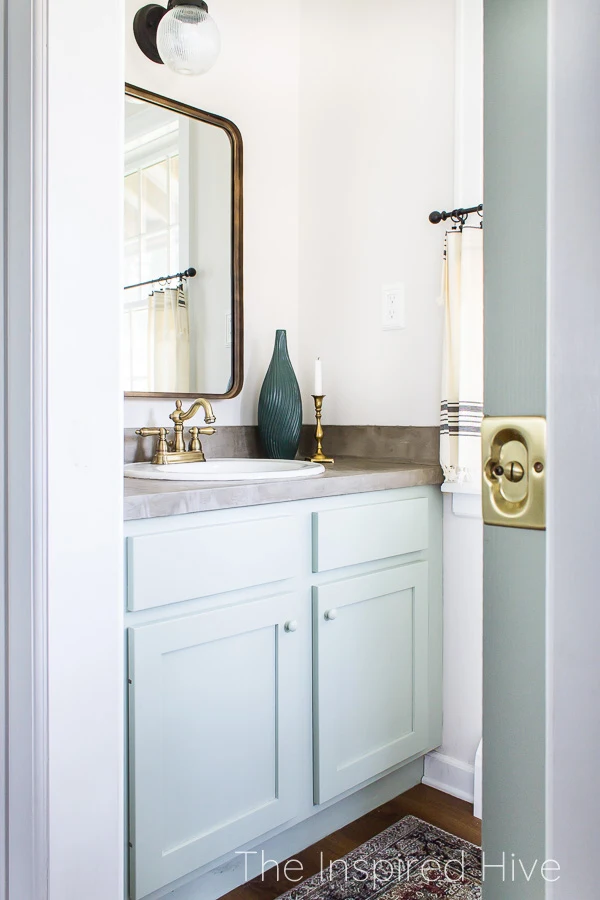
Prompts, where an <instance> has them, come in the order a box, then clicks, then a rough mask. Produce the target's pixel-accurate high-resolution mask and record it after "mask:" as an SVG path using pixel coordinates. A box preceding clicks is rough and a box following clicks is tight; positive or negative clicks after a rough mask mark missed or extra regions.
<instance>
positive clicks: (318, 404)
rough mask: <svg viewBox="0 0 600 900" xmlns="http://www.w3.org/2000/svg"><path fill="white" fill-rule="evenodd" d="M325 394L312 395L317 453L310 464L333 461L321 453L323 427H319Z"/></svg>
mask: <svg viewBox="0 0 600 900" xmlns="http://www.w3.org/2000/svg"><path fill="white" fill-rule="evenodd" d="M324 397H325V394H313V395H312V398H313V400H314V401H315V416H316V417H317V430H316V431H315V438H316V439H317V452H316V453H315V455H314V456H311V457H310V462H316V463H333V462H335V460H333V459H331V458H330V457H329V456H325V454H324V453H323V443H322V442H323V435H324V432H323V426H322V425H321V416H322V415H323V413H322V409H323V399H324Z"/></svg>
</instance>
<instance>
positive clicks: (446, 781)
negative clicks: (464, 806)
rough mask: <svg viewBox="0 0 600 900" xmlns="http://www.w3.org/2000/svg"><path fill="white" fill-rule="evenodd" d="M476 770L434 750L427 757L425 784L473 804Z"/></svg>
mask: <svg viewBox="0 0 600 900" xmlns="http://www.w3.org/2000/svg"><path fill="white" fill-rule="evenodd" d="M474 781H475V769H474V767H473V766H470V765H468V764H467V763H464V762H461V761H460V760H459V759H454V758H453V757H452V756H444V754H443V753H438V752H437V750H434V751H433V752H432V753H428V754H427V756H426V757H425V774H424V775H423V784H428V785H429V787H433V788H437V790H438V791H443V792H444V793H445V794H452V796H453V797H458V798H459V800H466V801H467V803H473V797H474Z"/></svg>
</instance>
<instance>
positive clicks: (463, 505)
mask: <svg viewBox="0 0 600 900" xmlns="http://www.w3.org/2000/svg"><path fill="white" fill-rule="evenodd" d="M442 493H443V494H451V496H452V512H453V513H454V515H455V516H462V517H463V518H466V519H481V518H482V511H481V490H480V489H479V486H477V487H476V486H475V485H472V484H451V483H448V482H445V483H444V484H443V485H442Z"/></svg>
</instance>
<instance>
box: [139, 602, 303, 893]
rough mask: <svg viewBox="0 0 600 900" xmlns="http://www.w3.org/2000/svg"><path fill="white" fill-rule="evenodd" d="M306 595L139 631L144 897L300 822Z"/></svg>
mask: <svg viewBox="0 0 600 900" xmlns="http://www.w3.org/2000/svg"><path fill="white" fill-rule="evenodd" d="M288 619H295V620H296V621H297V622H298V628H299V629H300V628H302V627H305V628H308V625H307V623H306V614H305V613H304V621H303V612H302V608H301V604H300V603H299V601H298V598H297V597H296V596H295V595H292V594H289V595H280V596H277V597H271V598H268V599H265V600H260V601H257V602H253V603H248V604H242V605H240V606H235V607H229V608H226V609H220V610H215V611H211V612H207V613H202V614H200V615H195V616H187V617H185V618H181V619H176V620H170V621H167V622H161V623H158V624H153V625H145V626H141V627H139V628H132V629H130V632H129V645H130V678H131V682H132V683H131V703H130V759H131V785H132V795H131V842H132V845H133V847H132V873H131V875H132V895H133V896H134V897H135V898H141V897H144V896H146V895H147V894H148V893H150V892H151V891H154V890H156V889H158V888H159V887H162V886H163V885H166V884H169V883H170V882H172V881H174V880H175V879H177V878H179V877H181V876H182V875H185V874H187V873H189V872H192V871H194V870H195V869H197V868H199V867H201V866H203V865H205V864H206V863H208V862H211V861H212V860H214V859H217V858H218V857H219V856H222V855H223V854H225V853H227V852H229V851H231V850H235V849H237V848H238V847H239V846H241V845H242V844H244V843H245V842H247V841H250V840H252V839H253V838H255V837H258V836H260V835H261V834H264V833H265V832H267V831H269V830H270V829H272V828H275V827H276V826H278V825H280V824H282V823H283V822H285V821H287V820H289V819H291V818H293V817H294V815H296V813H297V810H298V803H299V799H298V787H299V785H298V784H297V780H296V778H295V771H296V769H297V767H296V760H295V748H297V747H298V746H299V743H300V741H299V739H298V735H297V733H296V732H297V724H296V721H297V717H296V716H295V714H294V709H295V707H296V702H295V699H296V698H295V690H296V687H295V686H296V685H297V684H298V681H299V678H300V677H301V675H302V659H301V656H300V653H299V648H300V645H301V641H300V640H299V639H298V638H299V634H297V633H287V632H286V631H285V630H284V627H283V626H284V623H285V622H286V621H287V620H288Z"/></svg>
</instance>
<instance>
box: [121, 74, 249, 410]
mask: <svg viewBox="0 0 600 900" xmlns="http://www.w3.org/2000/svg"><path fill="white" fill-rule="evenodd" d="M124 155H125V171H124V176H125V288H126V290H125V292H124V306H123V313H124V319H125V323H124V341H123V348H124V350H123V355H124V360H123V371H124V378H125V396H126V397H164V398H173V399H175V398H188V397H189V398H194V397H198V396H200V395H202V396H203V397H206V398H208V399H211V400H227V399H229V398H231V397H235V396H237V394H239V393H240V391H241V389H242V385H243V381H244V316H243V144H242V136H241V134H240V132H239V129H238V128H237V127H236V126H235V125H234V124H233V122H230V121H229V120H228V119H224V118H222V117H221V116H217V115H213V114H212V113H207V112H203V111H202V110H199V109H195V108H194V107H192V106H187V105H186V104H185V103H179V102H178V101H176V100H170V99H168V98H167V97H161V96H160V95H159V94H153V93H151V92H150V91H146V90H143V89H142V88H138V87H134V86H133V85H130V84H126V85H125V147H124Z"/></svg>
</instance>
